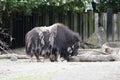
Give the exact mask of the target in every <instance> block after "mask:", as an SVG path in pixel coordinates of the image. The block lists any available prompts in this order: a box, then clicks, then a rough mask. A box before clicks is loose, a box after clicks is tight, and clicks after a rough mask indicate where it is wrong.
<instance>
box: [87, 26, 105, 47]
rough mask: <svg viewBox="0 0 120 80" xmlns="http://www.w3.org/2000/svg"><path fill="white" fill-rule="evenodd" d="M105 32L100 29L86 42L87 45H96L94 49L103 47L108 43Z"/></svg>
mask: <svg viewBox="0 0 120 80" xmlns="http://www.w3.org/2000/svg"><path fill="white" fill-rule="evenodd" d="M105 35H106V34H105V30H104V28H103V27H99V28H98V29H97V30H96V31H95V32H94V33H93V34H92V35H91V36H90V37H89V38H88V39H87V41H86V43H87V44H91V45H94V48H99V47H101V46H102V45H103V44H104V43H105V42H106V36H105Z"/></svg>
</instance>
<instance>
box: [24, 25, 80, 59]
mask: <svg viewBox="0 0 120 80" xmlns="http://www.w3.org/2000/svg"><path fill="white" fill-rule="evenodd" d="M80 43H81V38H80V36H79V34H78V33H76V32H73V31H72V30H70V29H69V28H68V27H67V26H65V25H63V24H61V23H55V24H53V25H51V26H48V27H46V26H43V27H35V28H33V29H32V30H30V31H29V32H28V33H27V34H26V36H25V46H26V53H27V54H28V55H30V56H31V57H33V55H35V57H36V59H37V61H40V59H39V56H43V57H44V58H45V57H47V58H49V59H50V60H53V57H54V61H60V58H63V59H65V60H67V61H69V56H76V55H77V54H78V52H77V50H78V48H79V46H80Z"/></svg>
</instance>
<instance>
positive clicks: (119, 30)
mask: <svg viewBox="0 0 120 80" xmlns="http://www.w3.org/2000/svg"><path fill="white" fill-rule="evenodd" d="M117 21H118V24H117V26H118V29H117V30H118V40H120V12H118V17H117Z"/></svg>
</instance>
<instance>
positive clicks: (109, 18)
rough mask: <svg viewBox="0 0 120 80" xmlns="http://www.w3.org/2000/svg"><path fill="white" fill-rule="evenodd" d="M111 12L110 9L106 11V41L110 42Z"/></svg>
mask: <svg viewBox="0 0 120 80" xmlns="http://www.w3.org/2000/svg"><path fill="white" fill-rule="evenodd" d="M112 16H113V11H112V9H108V11H107V39H108V41H112V26H113V24H112V18H113V17H112Z"/></svg>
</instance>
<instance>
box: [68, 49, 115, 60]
mask: <svg viewBox="0 0 120 80" xmlns="http://www.w3.org/2000/svg"><path fill="white" fill-rule="evenodd" d="M114 60H115V59H114V58H113V55H111V54H108V53H104V52H101V51H98V50H97V51H96V50H82V51H80V52H79V54H78V55H77V56H72V57H70V58H69V61H70V62H103V61H104V62H106V61H114Z"/></svg>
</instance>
